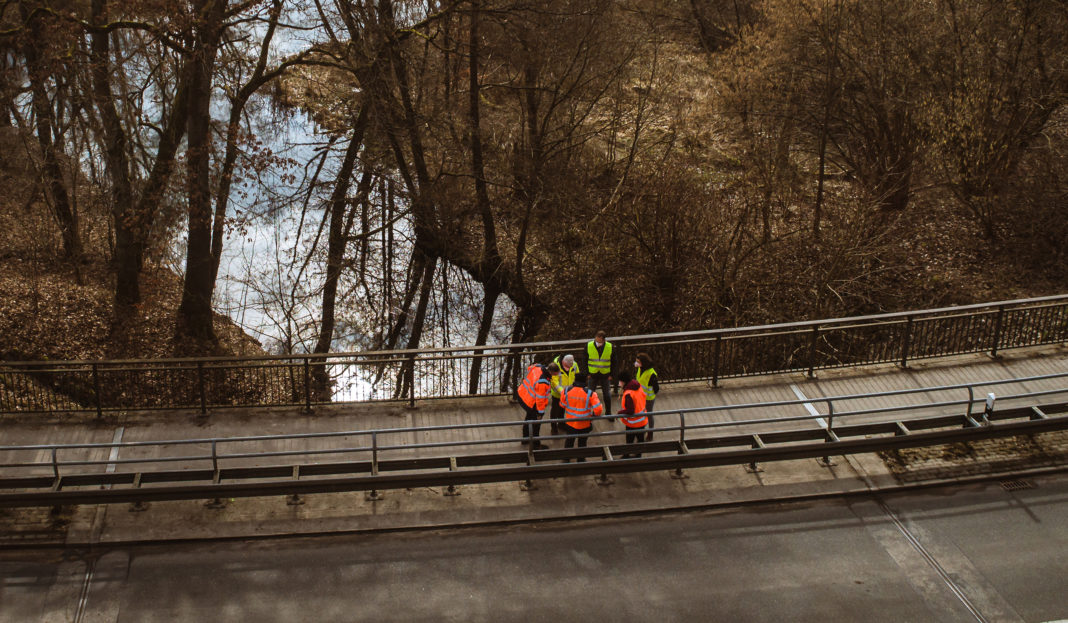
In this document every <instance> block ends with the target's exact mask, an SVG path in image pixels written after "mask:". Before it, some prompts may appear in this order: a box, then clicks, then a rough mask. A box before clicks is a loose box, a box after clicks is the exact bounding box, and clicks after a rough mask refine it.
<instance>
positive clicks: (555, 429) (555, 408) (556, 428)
mask: <svg viewBox="0 0 1068 623" xmlns="http://www.w3.org/2000/svg"><path fill="white" fill-rule="evenodd" d="M549 400H551V401H552V408H551V409H550V410H549V419H551V420H552V422H550V423H549V424H550V425H551V426H552V434H554V435H559V434H560V425H561V424H562V423H561V422H558V421H557V420H559V419H562V418H563V417H564V408H563V407H561V406H560V399H559V398H550V399H549Z"/></svg>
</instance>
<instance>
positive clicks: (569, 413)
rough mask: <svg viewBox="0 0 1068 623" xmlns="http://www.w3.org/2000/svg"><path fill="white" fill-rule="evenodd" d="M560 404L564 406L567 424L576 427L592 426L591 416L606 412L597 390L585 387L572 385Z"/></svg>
mask: <svg viewBox="0 0 1068 623" xmlns="http://www.w3.org/2000/svg"><path fill="white" fill-rule="evenodd" d="M560 406H561V407H563V408H564V417H565V418H567V425H568V426H570V427H571V428H574V429H579V430H582V429H586V428H589V427H590V417H591V416H594V415H601V414H602V413H604V407H603V406H601V400H600V398H598V397H597V392H595V391H592V390H589V389H585V388H583V387H572V388H571V389H569V390H567V393H566V394H564V395H563V396H561V397H560Z"/></svg>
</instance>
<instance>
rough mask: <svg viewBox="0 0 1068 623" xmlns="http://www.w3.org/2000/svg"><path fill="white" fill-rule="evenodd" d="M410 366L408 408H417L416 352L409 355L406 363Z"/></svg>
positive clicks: (408, 373) (408, 374)
mask: <svg viewBox="0 0 1068 623" xmlns="http://www.w3.org/2000/svg"><path fill="white" fill-rule="evenodd" d="M405 365H407V366H408V372H407V375H406V376H407V377H408V408H409V409H414V408H415V353H412V354H411V355H408V362H407V363H406V364H405Z"/></svg>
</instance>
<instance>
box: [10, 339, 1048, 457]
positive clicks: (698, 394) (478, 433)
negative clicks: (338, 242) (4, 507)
mask: <svg viewBox="0 0 1068 623" xmlns="http://www.w3.org/2000/svg"><path fill="white" fill-rule="evenodd" d="M1057 373H1068V348H1066V347H1064V346H1056V347H1041V348H1034V349H1019V350H1013V351H1008V352H1005V353H1003V354H1002V356H1000V357H998V358H997V359H992V358H990V357H989V356H986V355H967V356H960V357H954V358H947V359H933V360H928V361H920V362H914V363H912V364H910V366H909V368H907V369H901V368H899V367H896V366H893V365H880V366H866V367H862V368H843V369H836V370H829V371H822V372H821V373H820V374H819V376H818V377H817V378H814V379H809V378H807V377H805V376H804V375H802V374H781V375H773V376H766V377H755V378H745V379H727V380H724V381H722V382H721V383H720V385H719V386H718V387H712V386H711V385H710V384H709V383H705V382H698V383H681V384H671V383H665V384H664V385H663V387H662V391H661V393H660V395H659V396H658V398H657V402H656V410H657V413H656V420H655V423H656V426H657V427H658V428H660V427H677V426H679V425H680V423H681V417H680V416H679V415H678V413H677V411H678V410H687V409H700V408H706V407H733V408H725V409H722V410H717V411H706V412H698V413H686V415H685V423H686V426H687V427H688V431H687V438H693V437H700V436H710V435H723V434H741V433H743V432H744V433H745V434H752V433H761V432H764V431H770V430H783V429H787V428H813V427H821V428H826V427H827V426H828V424H829V423H830V422H829V421H830V415H831V414H830V413H829V409H828V406H827V404H826V403H825V402H821V401H820V400H819V399H821V398H827V397H832V396H842V395H859V394H873V393H880V392H890V391H900V390H910V389H917V388H929V387H938V386H949V385H959V384H965V383H974V382H977V381H993V380H1006V381H1012V380H1013V379H1020V378H1025V377H1033V376H1040V375H1048V374H1057ZM1063 388H1068V381H1066V379H1065V378H1060V379H1047V380H1041V381H1030V382H1026V383H1022V382H1016V383H1012V382H1010V383H1006V384H1002V385H998V386H997V387H995V388H991V390H990V391H994V392H995V393H996V394H998V395H1000V396H1008V395H1010V394H1013V393H1018V392H1026V391H1039V390H1051V389H1063ZM985 393H986V392H985V390H984V391H981V392H980V394H979V396H978V398H981V397H982V396H985ZM947 397H948V398H947ZM967 397H968V393H967V391H965V390H957V391H956V392H954V393H952V394H945V393H942V394H936V393H935V392H919V393H912V394H904V395H897V396H880V397H871V398H860V399H855V400H845V401H837V402H835V404H834V410H835V413H839V414H840V413H842V412H844V411H849V410H861V409H875V408H886V407H891V406H895V405H902V404H909V405H917V406H922V405H933V403H935V402H939V401H945V400H947V399H953V400H963V399H966V398H967ZM808 399H812V402H808V403H805V404H790V405H780V406H774V407H762V408H739V407H737V405H744V404H755V403H768V402H787V401H795V402H796V401H798V400H808ZM1059 399H1060V400H1064V399H1066V396H1063V395H1062V396H1061V397H1060V398H1059ZM616 402H617V403H618V399H617V400H616ZM998 404H1005V401H1004V400H1002V401H1001V402H1000V403H998ZM1005 406H1008V405H1005ZM960 411H961V407H960V406H954V407H944V406H943V407H939V406H931V407H929V408H927V409H924V410H921V411H919V412H914V413H913V416H915V415H917V414H919V415H926V414H930V415H937V414H945V413H960ZM804 416H812V417H811V418H809V419H804V420H800V421H794V422H774V423H765V424H757V423H753V420H758V419H769V418H786V417H804ZM892 417H893V416H892V415H868V416H861V417H860V418H857V419H854V420H850V422H854V421H859V420H861V419H862V420H863V421H873V420H876V419H879V418H883V419H886V418H892ZM522 418H523V412H522V410H521V409H520V408H519V406H518V405H516V404H514V403H510V402H509V401H508V400H507V399H506V398H504V397H485V398H468V399H443V400H430V401H422V402H420V403H418V405H417V407H416V408H415V409H408V408H406V406H404V405H383V404H366V405H355V406H353V405H338V406H323V407H319V408H318V409H317V410H316V412H315V413H314V414H312V415H306V414H302V413H300V412H298V411H281V410H271V411H257V410H234V411H232V412H212V414H211V415H210V416H209V417H208V418H207V419H206V420H201V419H198V418H196V417H195V416H191V415H189V414H168V413H161V412H155V413H147V414H139V415H132V414H128V415H125V416H121V417H119V418H118V419H116V420H114V421H108V420H104V421H97V420H92V419H90V420H84V419H83V420H80V421H71V422H69V423H65V424H58V425H57V424H54V423H50V424H47V425H41V424H35V423H34V420H33V419H32V417H30V416H25V417H24V418H23V419H21V420H17V421H9V422H7V423H6V424H5V426H4V428H3V438H2V441H0V445H3V446H14V445H41V444H110V443H117V442H123V443H125V444H129V443H132V442H155V441H162V440H191V439H192V440H197V439H199V440H205V441H200V442H198V443H191V444H173V445H166V446H159V445H152V446H131V445H124V446H123V447H121V448H83V449H64V450H62V452H61V454H60V455H59V456H57V457H56V458H57V461H58V462H60V463H61V464H65V465H64V469H66V468H67V467H66V466H68V465H70V464H71V463H75V462H81V461H105V460H107V461H120V462H119V463H113V464H110V465H100V466H91V467H84V466H80V467H79V469H80V470H81V471H97V470H100V471H102V470H108V471H116V470H118V471H140V470H147V469H160V468H161V467H160V466H159V465H155V466H151V467H149V466H148V465H147V464H146V463H139V462H135V461H139V460H146V459H156V458H160V457H166V458H170V459H174V461H173V462H170V463H167V464H166V465H165V467H166V468H167V469H182V468H193V467H200V468H203V467H204V466H205V464H209V463H208V462H209V461H210V460H211V455H212V444H211V442H210V441H206V440H208V439H212V438H214V439H222V438H241V437H249V436H264V435H294V434H300V435H315V434H323V433H337V432H351V433H352V434H349V435H344V436H332V437H310V438H295V439H294V438H290V439H276V440H259V441H255V442H221V443H218V444H216V446H217V447H216V448H215V452H216V453H217V454H218V455H228V454H229V455H233V454H242V455H251V454H260V455H262V453H265V452H267V453H278V454H277V455H276V456H266V457H265V456H254V457H253V456H244V457H239V458H228V459H225V462H224V463H221V465H225V466H226V467H235V466H259V465H289V464H293V463H298V462H306V461H309V459H308V458H306V457H300V458H299V459H297V458H295V457H294V456H292V455H286V454H284V453H287V452H288V453H292V452H304V451H308V450H316V451H320V452H325V451H328V450H331V451H335V452H325V453H323V454H318V455H316V456H314V457H312V458H311V459H310V460H311V461H315V462H334V461H344V460H354V459H363V460H366V458H367V457H368V455H369V453H370V448H371V446H372V441H371V438H370V435H368V434H360V432H364V433H366V432H367V431H379V432H377V433H376V435H375V440H374V445H375V446H376V447H377V448H378V457H379V459H386V458H388V459H403V458H415V457H419V456H459V455H465V454H476V453H478V454H485V453H494V452H506V451H520V450H522V449H524V447H523V446H521V445H520V443H519V442H520V438H521V430H520V425H519V424H518V422H519V421H520V420H521V419H522ZM838 418H839V419H838V420H837V421H836V422H834V423H833V424H832V425H840V424H841V423H842V420H843V418H841V416H838ZM501 422H517V423H516V424H515V425H509V426H493V427H490V426H487V427H478V428H449V427H451V426H456V425H478V424H491V423H501ZM713 423H718V424H724V425H725V424H728V423H739V424H744V427H742V426H725V427H722V428H705V429H701V430H689V429H690V428H691V427H694V426H701V425H708V424H713ZM412 429H414V430H412ZM594 431H595V432H597V433H604V432H606V431H616V432H618V433H619V434H618V435H611V436H596V437H593V438H591V439H590V445H603V444H619V443H622V442H623V435H622V431H623V427H622V424H621V423H620V422H618V421H614V420H603V421H598V422H597V423H596V425H595V427H594ZM548 434H549V426H548V424H543V426H542V435H543V436H546V435H548ZM658 435H659V437H658V439H672V438H676V437H677V436H678V433H677V432H675V431H664V432H662V433H658ZM471 442H477V443H475V444H472V443H471ZM451 443H455V444H460V443H463V444H465V445H451V446H450V445H445V446H441V445H439V446H435V447H413V446H416V445H420V446H425V445H426V444H451ZM545 443H547V444H548V445H550V447H561V446H562V445H563V440H562V439H551V440H547V441H546V442H545ZM190 456H195V457H199V458H196V459H193V460H190V459H189V458H188V457H190ZM18 462H35V463H39V464H40V465H39V466H38V467H33V468H19V470H18V473H17V474H15V473H10V475H40V474H46V473H51V471H52V470H53V467H52V465H51V462H52V456H51V453H50V451H49V450H23V451H17V452H15V451H10V452H0V464H7V465H10V464H12V463H18ZM5 471H7V472H11V470H5Z"/></svg>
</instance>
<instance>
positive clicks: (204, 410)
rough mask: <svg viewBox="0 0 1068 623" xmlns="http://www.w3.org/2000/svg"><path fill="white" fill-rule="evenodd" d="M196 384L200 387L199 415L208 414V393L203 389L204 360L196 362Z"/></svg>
mask: <svg viewBox="0 0 1068 623" xmlns="http://www.w3.org/2000/svg"><path fill="white" fill-rule="evenodd" d="M197 385H198V387H199V388H200V415H207V414H208V395H207V392H205V391H204V362H203V361H198V362H197Z"/></svg>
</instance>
